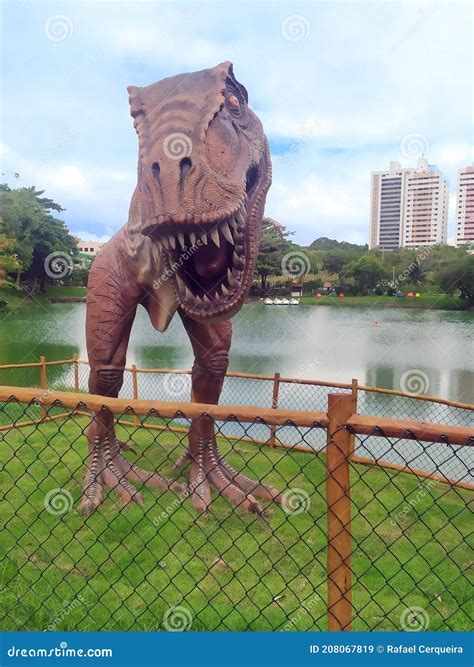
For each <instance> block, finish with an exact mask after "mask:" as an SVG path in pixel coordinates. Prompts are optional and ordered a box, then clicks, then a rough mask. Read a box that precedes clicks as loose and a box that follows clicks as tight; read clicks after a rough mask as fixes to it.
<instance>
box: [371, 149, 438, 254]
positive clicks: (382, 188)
mask: <svg viewBox="0 0 474 667" xmlns="http://www.w3.org/2000/svg"><path fill="white" fill-rule="evenodd" d="M370 197H371V207H370V242H369V247H370V248H380V249H381V250H396V249H397V248H400V247H410V248H413V247H418V246H424V245H433V244H435V243H446V242H447V229H448V188H447V185H446V180H445V178H444V176H443V174H442V173H441V172H440V171H439V170H438V169H436V167H433V166H431V165H428V163H427V162H426V161H425V160H420V161H419V163H418V168H417V169H402V168H401V166H400V163H399V162H390V166H389V169H388V171H374V172H372V177H371V193H370Z"/></svg>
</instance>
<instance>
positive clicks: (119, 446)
mask: <svg viewBox="0 0 474 667" xmlns="http://www.w3.org/2000/svg"><path fill="white" fill-rule="evenodd" d="M127 449H130V450H132V451H133V449H132V448H131V447H129V446H128V445H127V444H125V443H124V442H122V441H121V440H118V439H115V440H114V441H113V443H112V442H111V441H110V439H109V438H104V439H103V440H100V438H98V437H96V438H94V442H93V445H92V447H90V453H89V459H88V462H87V473H86V476H85V478H84V484H83V494H82V499H81V504H80V508H79V509H80V511H81V512H82V513H83V514H84V515H85V516H89V515H90V514H92V512H93V511H94V510H95V509H96V508H97V507H98V506H99V505H100V503H101V502H102V500H103V495H104V487H105V488H109V489H112V490H113V491H115V492H116V493H117V495H118V496H119V498H120V499H121V500H122V501H123V502H124V503H125V504H128V503H130V502H135V503H138V504H139V505H141V504H142V503H143V498H142V495H141V493H140V492H139V491H137V489H136V488H135V487H134V486H133V484H131V483H130V480H131V481H133V482H138V483H139V484H143V485H144V486H148V487H153V488H158V489H168V490H171V491H176V492H183V491H184V488H183V487H182V486H181V484H179V483H178V482H175V481H174V480H171V479H166V478H164V477H162V476H161V475H159V474H158V473H156V472H149V471H147V470H143V469H142V468H139V467H138V466H136V465H134V464H133V463H131V462H130V461H129V460H128V459H126V458H125V457H124V456H122V454H121V453H120V452H121V450H127Z"/></svg>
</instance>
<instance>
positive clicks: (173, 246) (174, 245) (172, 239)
mask: <svg viewBox="0 0 474 667" xmlns="http://www.w3.org/2000/svg"><path fill="white" fill-rule="evenodd" d="M168 241H169V243H170V246H171V247H172V248H173V250H176V239H175V237H174V236H173V235H172V234H170V235H169V236H168Z"/></svg>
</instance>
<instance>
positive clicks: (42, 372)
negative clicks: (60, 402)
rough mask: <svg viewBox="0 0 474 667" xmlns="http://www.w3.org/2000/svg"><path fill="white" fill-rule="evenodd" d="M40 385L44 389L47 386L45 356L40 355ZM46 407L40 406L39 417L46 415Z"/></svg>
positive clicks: (42, 417)
mask: <svg viewBox="0 0 474 667" xmlns="http://www.w3.org/2000/svg"><path fill="white" fill-rule="evenodd" d="M40 364H41V366H40V387H41V389H44V390H46V388H47V379H46V357H40ZM46 414H47V413H46V408H45V407H44V405H42V406H41V419H44V418H45V417H46Z"/></svg>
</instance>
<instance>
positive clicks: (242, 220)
mask: <svg viewBox="0 0 474 667" xmlns="http://www.w3.org/2000/svg"><path fill="white" fill-rule="evenodd" d="M235 219H236V220H237V222H238V223H239V224H241V225H243V224H244V223H245V218H244V216H243V215H242V211H241V210H240V211H237V213H236V214H235Z"/></svg>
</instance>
